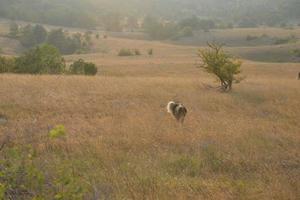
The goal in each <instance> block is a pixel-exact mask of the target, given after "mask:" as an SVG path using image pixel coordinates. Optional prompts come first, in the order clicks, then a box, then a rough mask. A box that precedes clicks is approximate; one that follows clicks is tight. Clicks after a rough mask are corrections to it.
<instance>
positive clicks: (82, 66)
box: [69, 59, 98, 75]
mask: <svg viewBox="0 0 300 200" xmlns="http://www.w3.org/2000/svg"><path fill="white" fill-rule="evenodd" d="M69 71H70V73H71V74H85V75H96V74H97V72H98V69H97V67H96V65H95V64H94V63H89V62H85V61H84V60H83V59H79V60H77V61H75V62H74V63H73V64H71V65H70V70H69Z"/></svg>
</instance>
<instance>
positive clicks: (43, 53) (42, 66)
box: [15, 44, 65, 74]
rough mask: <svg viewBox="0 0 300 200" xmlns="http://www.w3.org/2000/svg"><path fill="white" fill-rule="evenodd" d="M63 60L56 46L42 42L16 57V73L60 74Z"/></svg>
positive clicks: (63, 63) (62, 69)
mask: <svg viewBox="0 0 300 200" xmlns="http://www.w3.org/2000/svg"><path fill="white" fill-rule="evenodd" d="M64 70H65V61H64V59H63V57H62V56H61V55H60V53H59V51H58V49H57V48H55V47H54V46H51V45H48V44H44V45H41V46H38V47H36V48H34V49H31V50H29V51H28V52H26V53H25V54H24V55H22V56H20V57H18V58H17V59H16V68H15V72H16V73H29V74H61V73H63V72H64Z"/></svg>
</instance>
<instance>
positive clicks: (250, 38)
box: [246, 35, 258, 41]
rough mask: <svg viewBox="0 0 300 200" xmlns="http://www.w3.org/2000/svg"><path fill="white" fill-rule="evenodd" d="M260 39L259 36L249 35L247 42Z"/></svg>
mask: <svg viewBox="0 0 300 200" xmlns="http://www.w3.org/2000/svg"><path fill="white" fill-rule="evenodd" d="M257 39H258V37H257V36H252V35H247V37H246V40H247V41H253V40H257Z"/></svg>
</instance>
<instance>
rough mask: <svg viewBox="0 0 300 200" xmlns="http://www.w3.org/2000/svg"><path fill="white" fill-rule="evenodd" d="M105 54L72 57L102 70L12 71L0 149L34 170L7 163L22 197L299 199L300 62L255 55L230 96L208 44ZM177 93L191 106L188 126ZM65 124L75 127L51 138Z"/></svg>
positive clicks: (116, 43) (3, 99)
mask: <svg viewBox="0 0 300 200" xmlns="http://www.w3.org/2000/svg"><path fill="white" fill-rule="evenodd" d="M123 47H124V48H126V47H130V48H138V49H140V50H141V51H142V52H143V55H142V56H134V57H124V58H120V57H118V56H116V53H117V51H118V49H120V48H123ZM149 48H153V49H154V55H153V56H148V55H146V51H147V49H149ZM229 50H230V49H229ZM93 51H94V53H91V54H86V55H72V56H66V60H67V62H71V61H74V60H76V59H77V58H78V57H82V58H84V59H85V60H88V61H92V62H95V63H96V64H97V65H98V67H99V74H98V75H97V76H95V77H84V76H46V75H41V76H31V75H12V74H5V75H0V114H1V115H3V116H5V117H6V118H7V119H8V122H7V123H6V124H2V125H0V141H8V142H6V143H5V145H4V148H1V151H2V152H0V153H3V152H6V153H7V154H6V155H9V156H10V158H11V159H12V161H11V162H10V163H9V165H11V166H15V167H16V168H17V167H18V166H19V165H18V163H19V162H20V163H22V164H23V165H22V166H25V167H24V171H25V170H28V171H29V172H27V173H26V174H25V175H24V174H23V175H20V174H18V172H16V171H13V172H11V171H10V172H7V173H10V174H11V176H17V178H16V180H17V181H16V182H15V183H14V184H15V185H14V188H15V190H14V191H13V192H11V194H10V196H11V198H12V199H16V198H15V197H16V196H18V195H19V197H20V196H22V198H20V199H23V198H24V199H31V198H35V199H137V200H139V199H298V198H299V196H300V181H299V180H300V135H299V133H300V123H299V122H300V81H298V80H297V73H298V72H299V71H300V64H299V63H262V62H253V61H248V60H244V63H243V66H242V75H243V76H244V77H245V80H244V81H242V82H241V83H240V84H237V85H234V88H233V91H232V92H231V93H222V92H220V91H218V89H217V88H216V87H217V86H218V82H216V80H215V78H214V77H213V76H211V75H208V74H207V73H205V72H203V71H202V70H201V69H199V68H197V64H198V63H199V60H198V58H197V56H196V53H197V47H193V46H177V45H172V44H164V43H160V42H151V41H142V40H140V41H136V40H130V39H120V38H108V39H107V40H103V39H101V40H99V41H97V42H95V45H94V47H93ZM99 51H101V53H99ZM234 51H239V49H235V50H234ZM169 100H178V101H181V102H183V103H184V104H185V105H186V106H187V108H188V116H187V119H186V122H185V124H184V125H183V126H179V125H178V124H177V123H176V122H175V121H174V119H173V118H172V117H171V116H170V115H168V113H167V112H166V108H165V107H166V104H167V102H168V101H169ZM57 125H63V126H64V127H65V129H66V135H65V136H64V137H63V138H55V139H51V138H49V137H48V135H49V131H50V130H51V129H52V128H53V127H55V126H57ZM3 155H4V154H3ZM1 157H2V158H3V159H4V158H5V159H8V157H6V156H1V155H0V158H1ZM17 158H22V159H17ZM19 160H21V161H19ZM22 172H23V171H22ZM25 172H26V171H25ZM25 172H24V173H25ZM18 176H20V177H18ZM24 182H25V183H27V184H26V185H23V184H24ZM0 186H1V184H0ZM24 187H25V188H26V190H25V191H27V192H26V193H24V194H23V193H22V191H24ZM6 189H7V188H6ZM0 191H1V187H0ZM8 191H10V190H8ZM28 191H29V192H28ZM0 196H1V195H0ZM17 199H19V198H17Z"/></svg>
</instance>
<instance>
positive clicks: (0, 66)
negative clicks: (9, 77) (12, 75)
mask: <svg viewBox="0 0 300 200" xmlns="http://www.w3.org/2000/svg"><path fill="white" fill-rule="evenodd" d="M14 68H15V59H14V58H7V57H3V56H0V73H8V72H13V71H14Z"/></svg>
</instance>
